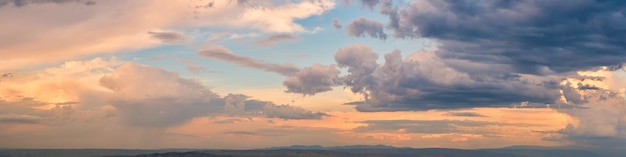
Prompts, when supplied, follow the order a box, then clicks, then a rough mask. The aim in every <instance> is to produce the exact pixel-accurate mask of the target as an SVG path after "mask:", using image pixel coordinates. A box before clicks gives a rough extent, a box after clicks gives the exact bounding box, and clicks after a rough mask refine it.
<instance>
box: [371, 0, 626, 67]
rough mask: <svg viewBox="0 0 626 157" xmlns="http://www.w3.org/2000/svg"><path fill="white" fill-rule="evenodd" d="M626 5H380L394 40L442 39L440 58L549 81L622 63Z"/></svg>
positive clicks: (560, 1)
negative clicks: (507, 69) (504, 68)
mask: <svg viewBox="0 0 626 157" xmlns="http://www.w3.org/2000/svg"><path fill="white" fill-rule="evenodd" d="M383 6H385V5H383ZM555 6H559V7H558V9H555ZM624 6H625V3H624V2H623V1H616V0H613V1H576V2H571V1H566V0H557V1H550V2H536V1H533V0H520V1H484V2H463V1H437V0H425V1H416V2H412V3H411V4H410V5H408V6H406V7H403V8H402V9H400V10H398V11H397V12H394V11H393V9H391V10H389V7H381V13H383V14H385V15H388V16H389V19H390V24H388V28H390V29H392V30H393V31H394V32H395V33H394V36H395V37H398V38H419V37H423V38H429V39H434V40H437V42H439V43H440V44H441V45H440V46H439V53H438V55H439V56H442V57H445V58H457V59H464V60H470V61H474V62H483V63H493V64H506V65H510V66H511V70H512V71H513V72H516V73H525V74H534V75H549V74H551V73H564V72H572V71H576V70H589V69H595V68H597V67H599V66H611V65H620V64H622V63H624V61H625V60H626V55H624V54H617V53H614V52H621V51H625V50H626V46H625V45H626V39H625V38H626V37H625V36H624V35H623V34H624V32H626V29H625V28H626V22H623V21H626V16H624V14H623V10H624ZM383 8H385V9H383ZM571 15H576V16H571ZM558 60H567V62H558Z"/></svg>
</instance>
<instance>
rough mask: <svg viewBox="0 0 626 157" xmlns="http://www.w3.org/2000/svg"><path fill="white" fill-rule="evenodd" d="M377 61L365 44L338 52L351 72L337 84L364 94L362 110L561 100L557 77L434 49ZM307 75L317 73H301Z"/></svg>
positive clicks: (310, 86)
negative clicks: (445, 55) (446, 55)
mask: <svg viewBox="0 0 626 157" xmlns="http://www.w3.org/2000/svg"><path fill="white" fill-rule="evenodd" d="M377 60H378V54H377V53H375V52H373V50H372V49H371V48H370V47H368V46H366V45H360V44H357V45H350V46H347V47H345V48H341V49H339V50H338V51H337V53H336V54H335V61H336V62H337V65H338V67H339V68H346V69H347V72H348V73H347V74H346V75H344V76H341V77H338V78H337V80H339V81H338V83H339V84H340V85H344V86H345V87H346V88H350V89H351V91H352V92H354V93H359V94H362V95H363V96H364V100H365V101H363V102H354V103H351V104H352V105H356V109H357V110H359V111H401V110H429V109H459V108H474V107H513V106H518V105H517V104H520V103H521V102H526V101H528V102H529V103H530V104H533V105H527V106H529V107H530V106H534V107H545V104H553V103H556V102H557V101H559V99H560V94H559V90H560V89H559V85H558V83H557V81H558V79H557V78H558V77H557V78H553V77H537V76H533V75H522V74H514V73H508V72H506V70H502V69H506V68H502V67H500V65H490V64H485V63H467V62H463V61H462V60H461V61H459V60H450V59H445V58H441V57H439V56H437V55H436V54H435V52H433V51H426V52H415V53H413V54H411V55H409V56H408V57H406V58H402V56H401V53H400V51H398V50H395V51H393V52H391V53H389V54H386V55H385V58H384V61H385V62H384V63H380V64H379V63H377ZM328 74H330V75H331V76H332V75H334V74H332V73H328ZM322 76H323V75H322ZM302 77H313V76H298V78H299V79H302ZM326 78H331V77H328V76H327V77H326ZM319 87H320V86H319V85H318V84H299V86H298V88H300V89H317V88H319ZM322 87H323V86H322ZM288 91H289V89H288ZM293 91H295V90H293ZM293 91H292V92H293ZM323 91H324V90H311V91H305V90H302V91H300V93H306V94H312V93H317V92H323Z"/></svg>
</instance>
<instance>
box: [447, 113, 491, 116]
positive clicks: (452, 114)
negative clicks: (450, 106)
mask: <svg viewBox="0 0 626 157" xmlns="http://www.w3.org/2000/svg"><path fill="white" fill-rule="evenodd" d="M444 116H455V117H486V116H484V115H481V114H478V113H476V112H448V113H446V114H444Z"/></svg>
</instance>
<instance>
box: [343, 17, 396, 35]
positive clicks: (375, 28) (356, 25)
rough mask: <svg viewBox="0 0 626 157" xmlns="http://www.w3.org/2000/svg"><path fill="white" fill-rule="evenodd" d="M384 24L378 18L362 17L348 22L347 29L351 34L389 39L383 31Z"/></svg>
mask: <svg viewBox="0 0 626 157" xmlns="http://www.w3.org/2000/svg"><path fill="white" fill-rule="evenodd" d="M383 28H384V25H383V24H382V23H380V22H378V21H376V20H372V19H368V18H365V17H360V18H358V19H356V20H354V21H352V22H350V23H349V24H348V27H346V31H347V32H348V35H349V36H355V37H363V36H366V35H369V36H371V37H373V38H379V39H383V40H385V39H387V34H385V32H383Z"/></svg>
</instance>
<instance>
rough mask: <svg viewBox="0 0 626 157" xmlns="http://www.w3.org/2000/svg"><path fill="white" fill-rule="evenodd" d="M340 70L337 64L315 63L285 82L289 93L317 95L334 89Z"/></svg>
mask: <svg viewBox="0 0 626 157" xmlns="http://www.w3.org/2000/svg"><path fill="white" fill-rule="evenodd" d="M337 75H339V70H337V69H336V68H335V66H333V65H331V66H323V65H319V64H313V65H312V66H311V67H306V68H303V69H302V70H300V71H299V72H297V73H296V74H294V75H292V76H291V77H289V78H288V79H287V80H285V81H284V82H283V85H284V86H285V87H287V90H286V91H285V92H287V93H301V94H304V95H315V94H316V93H320V92H326V91H330V90H332V88H331V87H333V86H335V85H336V84H337V81H338V80H337Z"/></svg>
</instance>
